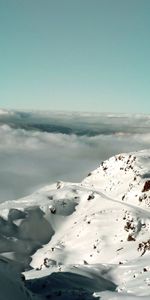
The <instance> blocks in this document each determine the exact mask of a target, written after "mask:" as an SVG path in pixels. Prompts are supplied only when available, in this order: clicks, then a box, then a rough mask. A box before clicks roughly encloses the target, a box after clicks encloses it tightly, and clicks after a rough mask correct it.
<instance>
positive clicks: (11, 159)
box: [0, 113, 150, 201]
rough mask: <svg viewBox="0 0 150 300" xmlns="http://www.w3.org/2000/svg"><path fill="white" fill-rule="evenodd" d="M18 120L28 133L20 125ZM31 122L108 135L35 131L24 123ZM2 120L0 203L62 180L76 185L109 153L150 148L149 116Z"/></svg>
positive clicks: (0, 138)
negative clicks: (95, 131)
mask: <svg viewBox="0 0 150 300" xmlns="http://www.w3.org/2000/svg"><path fill="white" fill-rule="evenodd" d="M44 116H45V118H44ZM24 119H25V121H24ZM18 120H21V124H23V123H24V124H26V127H27V130H25V129H22V128H21V127H22V126H20V123H19V125H18ZM35 120H36V122H37V123H38V120H39V123H42V122H43V123H44V122H45V124H50V123H53V122H54V121H55V124H57V125H59V127H60V131H61V125H65V126H68V127H71V126H72V128H77V127H78V128H79V129H80V130H81V131H83V130H85V129H86V130H87V131H86V132H88V130H91V132H92V130H95V128H96V130H98V129H100V132H104V133H106V134H98V135H93V136H92V134H91V136H88V135H81V134H79V135H76V134H74V133H73V134H62V133H51V132H40V131H37V130H36V131H33V130H31V128H28V124H32V123H35ZM0 122H1V126H0V201H4V200H6V199H12V198H17V197H21V196H24V195H26V194H28V193H30V192H31V191H33V190H36V189H37V187H39V186H42V185H45V184H47V183H50V182H53V181H57V180H60V179H61V180H67V181H80V180H81V179H82V178H83V177H84V176H86V175H87V173H88V172H89V171H90V170H92V169H94V168H96V167H97V166H98V165H99V163H100V162H101V161H102V160H104V159H107V158H109V157H110V156H111V155H114V154H116V153H120V152H128V151H136V150H140V149H144V148H150V130H149V129H150V118H149V116H144V117H143V116H135V117H130V116H128V117H127V116H122V115H121V116H117V117H116V116H114V115H113V116H112V115H111V116H109V117H108V116H106V115H94V116H93V114H92V115H89V114H88V115H87V114H86V115H84V114H83V115H82V117H81V115H77V114H72V115H70V114H67V115H66V114H62V113H60V114H59V115H57V114H51V115H50V114H46V115H44V114H43V113H41V114H39V115H37V114H30V113H28V114H27V116H26V115H24V113H23V114H22V115H21V114H19V113H16V114H15V118H13V119H12V116H11V118H10V116H9V118H5V117H3V118H0ZM8 124H9V125H8ZM10 125H11V126H13V127H15V125H16V127H17V128H16V129H15V128H11V127H10Z"/></svg>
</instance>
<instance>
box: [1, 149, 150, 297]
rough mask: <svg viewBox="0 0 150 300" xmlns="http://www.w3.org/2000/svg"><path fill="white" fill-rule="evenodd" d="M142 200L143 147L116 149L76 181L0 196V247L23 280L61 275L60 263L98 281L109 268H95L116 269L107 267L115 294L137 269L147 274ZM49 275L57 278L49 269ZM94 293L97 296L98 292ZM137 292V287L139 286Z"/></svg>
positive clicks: (146, 178) (149, 158)
mask: <svg viewBox="0 0 150 300" xmlns="http://www.w3.org/2000/svg"><path fill="white" fill-rule="evenodd" d="M149 201H150V151H149V150H147V151H146V150H145V151H140V152H135V153H130V154H119V155H116V156H114V157H111V158H110V159H109V160H107V161H104V162H102V163H101V165H100V166H99V168H97V169H96V170H95V171H93V172H91V173H90V174H89V175H88V176H87V177H86V178H85V179H84V180H83V181H82V182H81V183H76V184H74V183H69V182H66V183H65V182H61V181H59V182H57V183H54V184H52V185H48V186H46V187H44V188H42V189H40V190H38V191H37V192H35V193H33V194H32V195H30V196H28V197H25V198H22V199H19V200H15V201H8V202H4V203H2V204H0V211H1V216H0V241H1V243H0V253H1V254H2V255H3V256H5V257H9V258H11V259H14V260H15V261H16V260H17V259H18V260H19V263H20V265H21V267H22V268H23V267H24V268H25V269H26V270H28V271H27V272H26V277H27V278H29V279H30V280H31V287H32V279H33V278H42V277H44V276H47V275H48V276H49V275H50V274H52V273H53V272H56V273H59V272H62V274H64V273H65V275H64V276H68V275H67V274H68V273H66V272H68V270H69V272H71V274H72V273H73V274H78V275H79V274H80V275H81V274H85V273H86V274H87V273H88V271H90V275H88V276H93V277H92V278H99V277H98V276H99V275H98V274H101V275H100V278H99V280H100V281H99V282H101V280H102V278H103V279H106V278H107V280H108V281H107V284H108V283H109V284H110V282H109V280H110V277H109V276H110V275H107V276H106V278H105V271H103V272H102V269H103V270H104V268H106V269H107V268H108V269H109V270H112V269H113V270H114V271H113V272H114V273H115V274H116V275H114V273H112V274H111V279H112V278H113V281H111V283H112V282H113V287H116V286H117V290H116V291H115V293H114V295H115V296H116V294H117V298H116V299H121V298H119V297H118V293H124V291H125V292H126V293H127V291H128V287H129V286H130V291H131V293H133V294H135V295H136V290H135V285H136V286H138V280H139V276H141V277H140V278H143V279H140V280H147V279H146V276H145V274H144V273H145V272H150V266H149V255H150V238H149V228H150V210H149V205H150V204H149ZM104 264H105V267H104ZM112 266H113V268H112ZM29 268H32V270H31V271H29ZM131 269H132V270H133V271H132V272H131ZM95 270H96V271H95ZM100 270H101V271H100ZM127 270H129V271H130V272H129V274H130V276H127V274H126V272H127ZM144 270H146V271H144ZM93 272H94V273H93ZM95 272H96V273H95ZM91 274H92V275H91ZM93 274H95V275H93ZM129 274H128V275H129ZM62 276H63V275H62ZM94 276H95V277H94ZM54 277H55V276H54ZM58 277H59V278H60V279H61V280H62V277H61V276H58ZM64 278H66V277H64ZM67 278H68V277H67ZM90 278H91V277H90ZM124 278H126V279H125V280H124ZM128 278H129V279H130V282H129V279H128ZM136 278H137V279H136ZM55 279H56V282H57V275H56V278H55ZM43 280H44V279H41V281H40V279H39V281H40V282H42V285H41V286H43V285H44V286H45V283H44V284H43ZM48 280H50V283H49V284H51V279H48ZM61 280H60V281H61ZM67 280H68V279H67ZM86 280H87V279H86ZM93 280H95V279H93ZM136 280H137V281H136ZM54 281H55V280H54ZM133 281H134V282H133ZM87 282H88V281H87ZM144 282H146V283H145V284H146V288H147V289H146V295H150V285H149V284H148V282H149V281H144ZM36 284H37V285H38V284H39V283H38V281H37V282H36V281H35V286H36ZM100 284H101V283H100ZM109 284H108V286H109ZM84 288H85V287H84ZM39 290H40V293H46V291H47V289H46V288H44V290H42V287H41V289H39ZM62 290H63V288H62ZM96 290H97V286H96ZM100 290H101V288H100ZM55 292H56V291H55V290H54V295H55ZM63 292H64V290H63ZM49 293H51V292H50V291H49ZM67 293H68V292H67ZM44 295H45V294H44ZM96 295H98V297H100V299H105V298H102V297H103V293H102V295H101V292H99V294H96ZM138 295H143V294H142V292H141V291H139V294H138ZM68 297H70V296H68ZM42 299H43V298H42ZM44 299H46V298H44ZM54 299H55V298H54ZM62 299H66V294H65V297H64V298H62ZM68 299H70V298H68ZM72 299H75V298H72ZM89 299H91V298H89ZM106 299H113V298H111V296H110V298H109V297H108V298H106ZM127 299H128V298H127ZM129 299H132V298H129ZM133 299H134V298H133Z"/></svg>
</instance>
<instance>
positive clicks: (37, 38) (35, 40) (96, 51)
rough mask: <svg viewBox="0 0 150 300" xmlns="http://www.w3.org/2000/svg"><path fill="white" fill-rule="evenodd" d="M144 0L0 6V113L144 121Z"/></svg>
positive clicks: (147, 51) (148, 64)
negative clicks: (124, 116)
mask: <svg viewBox="0 0 150 300" xmlns="http://www.w3.org/2000/svg"><path fill="white" fill-rule="evenodd" d="M149 15H150V1H149V0H126V1H124V0H25V1H24V0H13V1H12V0H0V107H2V108H15V109H44V110H46V109H49V110H64V111H65V110H75V111H91V112H92V111H98V112H125V113H134V112H135V113H140V112H141V113H150V101H149V98H150V18H149Z"/></svg>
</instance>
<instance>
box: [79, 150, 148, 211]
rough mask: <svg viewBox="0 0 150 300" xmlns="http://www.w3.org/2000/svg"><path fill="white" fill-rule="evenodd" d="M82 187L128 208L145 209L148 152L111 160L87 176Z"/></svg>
mask: <svg viewBox="0 0 150 300" xmlns="http://www.w3.org/2000/svg"><path fill="white" fill-rule="evenodd" d="M82 183H83V185H85V186H92V187H93V188H100V189H101V190H102V191H103V192H104V193H105V194H107V195H109V196H111V197H115V198H117V199H119V200H123V201H127V202H130V204H136V205H143V206H144V205H145V206H149V205H150V192H149V190H150V154H149V151H146V150H144V151H140V152H134V153H131V154H124V153H123V154H119V155H116V156H113V157H111V158H110V159H109V160H107V161H104V162H102V163H101V165H100V167H99V168H97V169H96V170H94V171H93V172H91V173H89V174H88V177H86V178H85V179H84V180H83V182H82ZM141 202H142V203H141Z"/></svg>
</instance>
